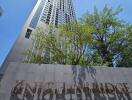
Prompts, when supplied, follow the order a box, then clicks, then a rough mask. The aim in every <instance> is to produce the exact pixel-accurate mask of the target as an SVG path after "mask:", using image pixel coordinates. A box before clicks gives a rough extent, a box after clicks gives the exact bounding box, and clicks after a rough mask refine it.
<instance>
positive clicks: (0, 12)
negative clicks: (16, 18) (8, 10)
mask: <svg viewBox="0 0 132 100" xmlns="http://www.w3.org/2000/svg"><path fill="white" fill-rule="evenodd" d="M2 14H3V9H2V8H1V6H0V16H2Z"/></svg>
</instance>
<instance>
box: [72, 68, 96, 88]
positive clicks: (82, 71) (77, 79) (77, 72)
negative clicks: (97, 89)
mask: <svg viewBox="0 0 132 100" xmlns="http://www.w3.org/2000/svg"><path fill="white" fill-rule="evenodd" d="M72 71H73V80H74V83H75V84H78V85H79V86H81V87H83V82H84V81H85V80H86V75H88V74H89V75H90V76H91V78H92V79H93V80H94V82H97V81H96V69H95V68H94V67H91V66H81V67H77V66H72Z"/></svg>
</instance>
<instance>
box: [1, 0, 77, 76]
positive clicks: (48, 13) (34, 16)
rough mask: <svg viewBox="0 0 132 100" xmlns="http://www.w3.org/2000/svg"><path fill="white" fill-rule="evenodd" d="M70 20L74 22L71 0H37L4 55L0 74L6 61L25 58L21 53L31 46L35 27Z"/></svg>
mask: <svg viewBox="0 0 132 100" xmlns="http://www.w3.org/2000/svg"><path fill="white" fill-rule="evenodd" d="M71 22H76V17H75V12H74V8H73V3H72V0H38V1H37V3H36V5H35V7H34V9H33V11H32V12H31V14H30V16H29V18H28V19H27V21H26V23H25V25H24V27H23V29H22V31H21V33H20V35H19V37H18V39H17V41H16V43H15V44H14V46H13V47H12V49H11V50H10V52H9V54H8V56H7V57H6V59H5V62H4V63H3V65H2V67H1V70H0V74H1V73H2V74H3V73H4V72H5V70H6V67H7V65H8V63H10V62H23V61H24V60H25V55H24V54H23V53H24V51H26V50H27V49H29V48H30V47H31V46H32V41H31V38H30V36H31V34H32V31H34V29H35V28H36V27H46V25H53V26H55V27H57V26H58V25H59V24H63V23H71Z"/></svg>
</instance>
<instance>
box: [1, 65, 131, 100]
mask: <svg viewBox="0 0 132 100" xmlns="http://www.w3.org/2000/svg"><path fill="white" fill-rule="evenodd" d="M131 76H132V68H108V67H101V68H100V67H88V66H71V65H66V66H63V65H50V64H49V65H37V64H24V63H10V64H9V65H8V69H7V70H6V73H5V75H4V77H3V79H2V81H1V84H0V100H71V98H72V100H132V78H131ZM23 98H24V99H23ZM38 98H39V99H38Z"/></svg>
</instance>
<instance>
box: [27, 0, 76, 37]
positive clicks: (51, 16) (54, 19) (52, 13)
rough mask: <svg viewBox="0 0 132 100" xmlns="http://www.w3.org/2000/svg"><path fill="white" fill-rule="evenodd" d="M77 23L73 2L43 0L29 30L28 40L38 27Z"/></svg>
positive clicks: (69, 0)
mask: <svg viewBox="0 0 132 100" xmlns="http://www.w3.org/2000/svg"><path fill="white" fill-rule="evenodd" d="M71 22H76V17H75V12H74V8H73V3H72V0H46V1H45V0H41V1H40V3H39V6H38V8H37V10H36V13H35V14H34V16H33V18H32V20H31V22H30V24H29V27H28V29H27V34H26V36H25V37H26V38H29V37H30V34H31V32H32V31H33V30H34V29H35V28H36V27H37V26H38V27H39V26H41V27H42V26H45V24H46V25H50V24H51V25H53V26H58V24H63V23H71Z"/></svg>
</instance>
